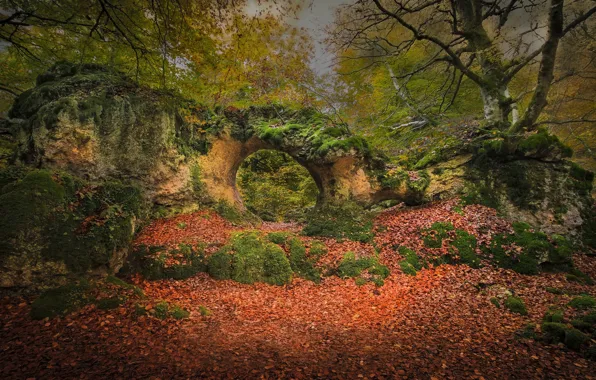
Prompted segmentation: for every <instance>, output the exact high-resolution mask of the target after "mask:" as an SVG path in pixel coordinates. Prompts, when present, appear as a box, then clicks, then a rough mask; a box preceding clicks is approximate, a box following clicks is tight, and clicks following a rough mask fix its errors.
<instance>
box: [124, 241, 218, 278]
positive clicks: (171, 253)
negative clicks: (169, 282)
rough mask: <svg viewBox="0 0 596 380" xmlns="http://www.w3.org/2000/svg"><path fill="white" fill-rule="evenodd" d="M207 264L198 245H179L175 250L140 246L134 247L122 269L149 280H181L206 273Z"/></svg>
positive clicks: (201, 248)
mask: <svg viewBox="0 0 596 380" xmlns="http://www.w3.org/2000/svg"><path fill="white" fill-rule="evenodd" d="M206 271H207V264H206V263H205V257H204V254H203V247H202V246H200V245H195V246H191V245H188V244H180V245H179V246H178V248H177V249H169V250H168V249H166V248H164V247H161V246H151V247H148V246H145V245H140V246H137V247H134V249H133V250H132V252H131V254H130V255H129V258H128V261H127V264H126V266H125V268H123V272H125V273H131V274H132V273H141V274H142V275H143V276H144V277H145V278H147V279H149V280H161V279H164V278H171V279H174V280H183V279H186V278H189V277H192V276H194V275H195V274H197V273H199V272H206Z"/></svg>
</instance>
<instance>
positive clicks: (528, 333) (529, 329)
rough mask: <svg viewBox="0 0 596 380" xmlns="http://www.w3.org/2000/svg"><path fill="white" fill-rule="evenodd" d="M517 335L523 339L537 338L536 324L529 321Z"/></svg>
mask: <svg viewBox="0 0 596 380" xmlns="http://www.w3.org/2000/svg"><path fill="white" fill-rule="evenodd" d="M517 335H518V336H519V337H520V338H523V339H536V337H537V335H536V324H534V323H528V324H527V325H525V326H524V328H523V329H521V330H520V331H518V332H517Z"/></svg>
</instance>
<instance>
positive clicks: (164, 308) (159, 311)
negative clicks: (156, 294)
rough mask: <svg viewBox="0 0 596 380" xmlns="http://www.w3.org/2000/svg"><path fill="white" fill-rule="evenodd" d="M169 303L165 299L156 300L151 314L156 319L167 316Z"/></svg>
mask: <svg viewBox="0 0 596 380" xmlns="http://www.w3.org/2000/svg"><path fill="white" fill-rule="evenodd" d="M169 310H170V305H169V304H168V303H167V302H166V301H161V302H158V303H157V304H156V305H155V306H153V309H152V310H151V314H152V315H153V316H154V317H155V318H158V319H166V318H168V316H169Z"/></svg>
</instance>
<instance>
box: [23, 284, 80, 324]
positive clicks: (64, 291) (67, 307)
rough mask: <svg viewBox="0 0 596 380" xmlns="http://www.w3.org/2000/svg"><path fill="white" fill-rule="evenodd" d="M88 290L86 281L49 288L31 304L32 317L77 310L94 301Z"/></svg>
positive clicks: (45, 316)
mask: <svg viewBox="0 0 596 380" xmlns="http://www.w3.org/2000/svg"><path fill="white" fill-rule="evenodd" d="M88 290H89V284H87V283H85V282H81V283H78V284H70V285H65V286H61V287H59V288H55V289H50V290H47V291H45V292H43V293H42V294H41V295H40V296H39V297H37V298H36V299H35V301H33V303H32V304H31V318H33V319H44V318H53V317H59V316H64V315H66V314H68V313H71V312H73V311H76V310H78V309H80V308H82V307H83V306H85V305H87V304H89V303H91V302H92V299H91V298H90V297H89V295H88V293H87V291H88Z"/></svg>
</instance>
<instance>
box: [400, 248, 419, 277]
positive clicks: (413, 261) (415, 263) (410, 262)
mask: <svg viewBox="0 0 596 380" xmlns="http://www.w3.org/2000/svg"><path fill="white" fill-rule="evenodd" d="M399 254H400V255H402V256H403V257H405V259H404V260H402V261H400V262H399V267H400V269H401V270H402V272H404V273H405V274H407V275H410V276H415V275H416V273H417V272H418V271H419V270H420V269H422V268H423V264H422V263H421V262H420V258H419V257H418V255H417V254H416V252H414V251H413V250H411V249H409V248H407V247H403V246H402V247H399Z"/></svg>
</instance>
